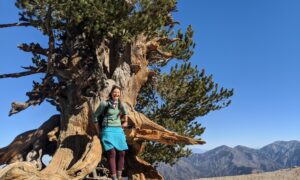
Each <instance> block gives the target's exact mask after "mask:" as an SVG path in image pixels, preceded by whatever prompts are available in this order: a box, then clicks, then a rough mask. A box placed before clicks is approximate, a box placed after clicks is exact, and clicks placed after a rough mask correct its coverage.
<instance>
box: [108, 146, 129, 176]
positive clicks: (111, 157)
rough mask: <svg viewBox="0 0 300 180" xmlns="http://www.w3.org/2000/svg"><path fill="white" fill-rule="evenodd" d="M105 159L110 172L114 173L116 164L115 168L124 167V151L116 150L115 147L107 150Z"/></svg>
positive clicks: (120, 169) (120, 168)
mask: <svg viewBox="0 0 300 180" xmlns="http://www.w3.org/2000/svg"><path fill="white" fill-rule="evenodd" d="M116 154H117V161H118V162H117V163H116ZM107 159H108V163H109V168H110V173H111V174H116V173H117V172H116V164H117V170H118V171H122V170H123V168H124V159H125V151H117V153H116V150H115V148H112V149H110V150H108V151H107Z"/></svg>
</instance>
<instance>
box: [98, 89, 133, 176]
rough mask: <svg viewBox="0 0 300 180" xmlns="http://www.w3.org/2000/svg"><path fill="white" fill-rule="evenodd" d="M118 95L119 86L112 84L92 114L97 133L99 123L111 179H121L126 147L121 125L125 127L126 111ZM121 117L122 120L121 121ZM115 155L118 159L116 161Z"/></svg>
mask: <svg viewBox="0 0 300 180" xmlns="http://www.w3.org/2000/svg"><path fill="white" fill-rule="evenodd" d="M120 95H121V88H120V87H118V86H113V88H112V90H111V92H110V94H109V100H107V101H102V102H101V103H100V105H99V107H98V108H97V110H96V112H95V114H94V123H96V124H95V125H96V128H97V131H98V133H99V129H100V128H99V125H98V124H101V126H100V127H101V137H100V138H101V142H102V145H103V148H104V150H105V151H106V152H107V155H108V157H107V159H108V163H109V168H110V172H111V177H112V179H113V180H117V179H119V180H120V179H122V170H123V168H124V158H125V150H127V149H128V146H127V143H126V138H125V134H124V132H123V129H122V127H127V114H128V113H127V109H126V107H125V105H124V104H123V103H121V101H120V99H119V98H120ZM99 117H102V118H99ZM121 117H122V118H121ZM99 119H101V120H102V122H100V121H99ZM121 119H122V120H123V121H122V122H121ZM98 121H99V122H98ZM116 155H117V159H118V162H117V163H116ZM116 166H117V168H116ZM116 169H117V172H116Z"/></svg>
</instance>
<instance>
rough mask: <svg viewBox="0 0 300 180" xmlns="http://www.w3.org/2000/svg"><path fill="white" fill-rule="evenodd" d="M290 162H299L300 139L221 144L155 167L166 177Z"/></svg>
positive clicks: (237, 171) (263, 167)
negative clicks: (260, 144) (256, 144)
mask: <svg viewBox="0 0 300 180" xmlns="http://www.w3.org/2000/svg"><path fill="white" fill-rule="evenodd" d="M293 166H300V141H276V142H274V143H272V144H269V145H266V146H264V147H262V148H260V149H253V148H249V147H245V146H236V147H234V148H231V147H228V146H225V145H223V146H219V147H217V148H215V149H212V150H210V151H207V152H205V153H201V154H197V153H195V154H193V155H191V156H190V157H188V158H182V159H180V160H179V161H178V162H177V163H176V164H175V165H174V166H173V167H170V166H168V165H165V164H160V165H159V166H158V170H159V171H160V172H161V174H162V175H163V176H164V177H165V179H170V180H171V179H172V180H174V179H178V180H180V179H182V180H186V179H195V178H201V177H217V176H233V175H242V174H252V173H259V172H267V171H275V170H279V169H283V168H289V167H293ZM299 179H300V178H299Z"/></svg>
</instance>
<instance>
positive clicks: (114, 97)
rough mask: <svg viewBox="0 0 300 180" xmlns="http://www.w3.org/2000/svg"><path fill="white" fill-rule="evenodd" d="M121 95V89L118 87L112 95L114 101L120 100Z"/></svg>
mask: <svg viewBox="0 0 300 180" xmlns="http://www.w3.org/2000/svg"><path fill="white" fill-rule="evenodd" d="M120 95H121V91H120V90H119V89H118V88H116V89H114V90H113V91H112V93H111V97H112V99H113V100H114V101H116V100H118V99H119V98H120Z"/></svg>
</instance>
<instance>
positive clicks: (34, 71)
mask: <svg viewBox="0 0 300 180" xmlns="http://www.w3.org/2000/svg"><path fill="white" fill-rule="evenodd" d="M44 72H45V68H32V69H31V70H30V71H24V72H18V73H11V74H0V79H1V78H19V77H23V76H29V75H32V74H37V73H44Z"/></svg>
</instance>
